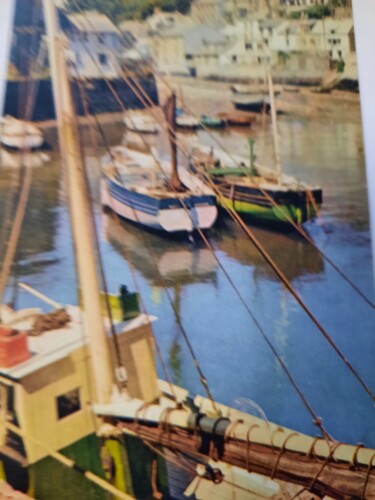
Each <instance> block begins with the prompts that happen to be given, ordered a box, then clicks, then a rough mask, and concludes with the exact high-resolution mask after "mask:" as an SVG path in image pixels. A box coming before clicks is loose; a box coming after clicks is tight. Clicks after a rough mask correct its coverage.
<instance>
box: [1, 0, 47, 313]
mask: <svg viewBox="0 0 375 500" xmlns="http://www.w3.org/2000/svg"><path fill="white" fill-rule="evenodd" d="M36 7H37V5H36V3H34V4H33V11H32V19H33V22H34V23H36V11H37V8H36ZM35 39H36V35H35V33H34V35H33V41H34V42H35ZM29 57H30V58H31V56H29ZM39 64H40V62H39V61H38V60H35V59H33V60H32V63H31V65H30V72H29V74H28V79H30V77H31V73H32V71H33V70H34V71H35V70H36V68H37V65H39ZM28 81H29V80H28ZM32 83H33V85H32V86H31V91H30V92H29V93H28V95H27V100H26V106H25V111H24V120H25V121H29V120H30V119H31V118H32V113H33V110H34V106H35V95H36V91H37V90H36V89H37V83H36V82H35V81H34V80H33V82H32ZM33 90H34V92H33ZM26 137H27V136H26V130H25V139H24V143H23V145H22V148H21V151H20V162H21V164H20V169H19V177H18V179H19V187H20V191H19V194H18V201H17V209H16V214H15V218H14V221H13V225H12V228H11V232H10V235H9V240H8V242H7V246H6V249H5V252H4V260H3V263H2V268H1V273H0V304H2V302H3V296H4V292H5V288H6V285H7V282H8V277H9V273H10V271H11V268H12V265H13V261H14V256H15V252H16V248H17V244H18V241H19V237H20V234H21V229H22V224H23V221H24V218H25V212H26V206H27V202H28V199H29V194H30V189H31V181H32V176H33V169H32V168H31V166H29V167H27V166H26V164H25V154H26V153H28V152H30V148H29V146H28V145H27V144H26ZM10 196H11V195H10ZM12 201H13V203H15V197H14V198H13V200H12V199H11V198H9V203H7V206H8V207H9V211H11V205H12ZM5 215H6V214H5ZM8 215H10V214H8ZM6 223H7V221H6V220H5V221H4V225H3V227H2V235H4V236H5V235H6V230H7V228H6ZM0 319H1V318H0Z"/></svg>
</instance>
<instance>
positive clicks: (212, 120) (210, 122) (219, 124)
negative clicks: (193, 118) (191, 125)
mask: <svg viewBox="0 0 375 500" xmlns="http://www.w3.org/2000/svg"><path fill="white" fill-rule="evenodd" d="M200 122H201V125H202V126H203V127H207V128H223V127H225V126H226V123H225V121H224V120H222V119H221V118H217V117H216V116H207V115H201V118H200Z"/></svg>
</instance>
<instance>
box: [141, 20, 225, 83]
mask: <svg viewBox="0 0 375 500" xmlns="http://www.w3.org/2000/svg"><path fill="white" fill-rule="evenodd" d="M220 41H221V34H220V33H218V32H217V30H215V29H214V28H213V27H212V26H207V25H201V24H198V25H195V24H193V25H186V24H185V23H183V24H182V25H178V26H175V27H173V28H171V29H164V30H160V31H157V32H154V33H151V34H150V38H149V50H150V54H151V57H152V58H153V60H154V62H155V64H156V66H157V68H158V70H159V71H160V72H162V73H167V74H169V73H170V74H174V75H195V74H196V67H195V62H196V59H195V57H196V54H197V51H199V50H200V49H201V48H202V46H203V47H204V46H206V47H208V46H210V45H215V44H220ZM210 50H211V49H210Z"/></svg>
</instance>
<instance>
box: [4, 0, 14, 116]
mask: <svg viewBox="0 0 375 500" xmlns="http://www.w3.org/2000/svg"><path fill="white" fill-rule="evenodd" d="M15 4H16V0H1V17H0V116H3V113H4V103H5V92H6V85H7V73H8V63H9V55H10V47H11V41H12V34H13V20H14V11H15Z"/></svg>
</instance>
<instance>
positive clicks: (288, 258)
mask: <svg viewBox="0 0 375 500" xmlns="http://www.w3.org/2000/svg"><path fill="white" fill-rule="evenodd" d="M224 224H225V230H223V229H221V230H220V231H217V233H216V237H215V240H216V246H217V248H219V249H220V250H222V251H223V252H225V254H227V255H228V256H229V257H231V258H233V259H236V260H237V261H238V262H240V263H241V264H244V265H250V266H253V267H254V268H255V269H254V278H255V279H262V280H263V279H266V280H271V281H279V278H277V276H276V274H275V273H274V271H273V270H272V268H271V267H270V265H269V264H268V263H267V262H266V260H265V259H264V257H263V256H262V255H261V254H260V252H259V251H258V250H257V249H256V248H255V246H254V245H253V244H252V243H251V241H250V240H249V239H248V238H247V237H246V236H245V235H244V233H243V231H242V230H241V229H240V228H239V227H238V226H237V225H236V223H235V222H234V221H232V220H230V219H229V218H227V219H226V220H225V222H224ZM250 229H251V231H252V233H253V234H254V236H255V237H256V238H257V239H258V241H259V242H260V243H261V245H262V246H263V247H264V249H265V250H266V251H267V252H268V253H269V254H270V256H271V257H272V259H273V260H274V261H275V262H276V264H277V265H278V267H279V268H280V269H281V271H282V272H283V273H284V274H285V276H286V277H287V279H288V280H290V281H293V280H295V279H297V278H301V277H303V276H310V277H311V278H313V279H317V278H318V276H319V275H320V274H322V273H324V260H323V258H322V257H321V255H320V254H319V253H318V252H317V251H316V250H314V248H313V247H312V246H311V245H309V244H308V243H307V242H306V241H305V240H304V239H302V237H300V236H299V235H293V234H290V233H289V234H288V233H287V234H283V233H279V232H273V231H271V230H267V229H263V228H260V227H251V228H250Z"/></svg>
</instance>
